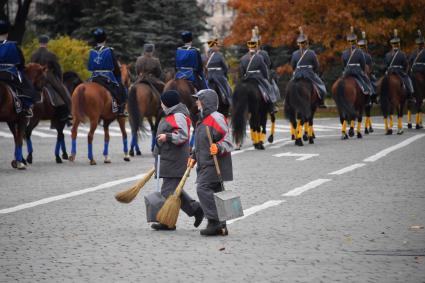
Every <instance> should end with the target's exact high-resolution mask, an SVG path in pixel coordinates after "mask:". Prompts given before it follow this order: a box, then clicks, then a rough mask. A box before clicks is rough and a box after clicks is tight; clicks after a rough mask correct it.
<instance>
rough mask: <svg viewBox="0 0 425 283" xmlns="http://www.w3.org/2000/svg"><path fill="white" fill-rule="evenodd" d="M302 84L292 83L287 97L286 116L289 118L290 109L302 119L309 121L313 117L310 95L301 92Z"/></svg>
mask: <svg viewBox="0 0 425 283" xmlns="http://www.w3.org/2000/svg"><path fill="white" fill-rule="evenodd" d="M300 87H301V86H300V83H299V82H297V81H292V82H291V84H290V85H289V87H288V93H287V97H286V101H285V102H286V103H287V105H286V107H285V115H286V117H289V112H290V109H291V108H292V109H293V110H295V112H297V113H298V115H300V116H301V118H302V119H304V120H305V119H308V118H310V116H311V106H310V99H309V95H310V94H309V93H308V92H303V91H300V90H301V89H300Z"/></svg>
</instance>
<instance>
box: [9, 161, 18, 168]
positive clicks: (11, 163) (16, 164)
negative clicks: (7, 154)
mask: <svg viewBox="0 0 425 283" xmlns="http://www.w3.org/2000/svg"><path fill="white" fill-rule="evenodd" d="M10 165H11V166H12V167H13V168H15V169H16V168H18V162H16V160H12V162H10Z"/></svg>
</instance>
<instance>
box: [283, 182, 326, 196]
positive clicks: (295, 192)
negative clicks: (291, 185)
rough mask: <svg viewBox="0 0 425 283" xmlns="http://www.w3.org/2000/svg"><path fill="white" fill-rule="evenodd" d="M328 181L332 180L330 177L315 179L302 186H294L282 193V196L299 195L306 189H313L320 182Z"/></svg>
mask: <svg viewBox="0 0 425 283" xmlns="http://www.w3.org/2000/svg"><path fill="white" fill-rule="evenodd" d="M329 181H332V179H317V180H314V181H311V182H310V183H308V184H305V185H304V186H302V187H298V188H295V189H293V190H290V191H289V192H287V193H284V194H282V196H283V197H296V196H299V195H300V194H302V193H304V192H306V191H308V190H311V189H314V188H316V187H318V186H320V185H321V184H324V183H327V182H329Z"/></svg>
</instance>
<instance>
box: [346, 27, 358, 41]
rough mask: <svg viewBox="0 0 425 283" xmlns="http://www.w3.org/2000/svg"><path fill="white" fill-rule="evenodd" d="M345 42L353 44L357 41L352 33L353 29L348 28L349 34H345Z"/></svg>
mask: <svg viewBox="0 0 425 283" xmlns="http://www.w3.org/2000/svg"><path fill="white" fill-rule="evenodd" d="M347 41H348V42H350V43H354V42H356V41H357V35H356V34H355V33H354V27H353V26H351V27H350V33H349V34H347Z"/></svg>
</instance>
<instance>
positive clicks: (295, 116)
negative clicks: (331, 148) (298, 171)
mask: <svg viewBox="0 0 425 283" xmlns="http://www.w3.org/2000/svg"><path fill="white" fill-rule="evenodd" d="M318 103H319V96H318V94H317V91H316V90H315V89H314V86H313V84H312V83H311V82H310V81H309V80H307V79H304V78H301V79H296V80H291V81H289V83H288V85H287V87H286V95H285V105H284V112H285V116H286V117H287V118H288V119H289V121H290V123H291V129H293V130H294V133H293V134H294V136H295V145H298V146H303V142H302V139H303V140H305V141H307V140H308V141H309V143H310V144H313V143H314V131H313V118H314V114H315V112H316V109H317V106H318ZM303 125H304V126H305V129H306V134H304V135H303V134H302V131H303ZM302 137H303V138H302Z"/></svg>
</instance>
